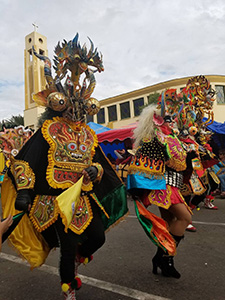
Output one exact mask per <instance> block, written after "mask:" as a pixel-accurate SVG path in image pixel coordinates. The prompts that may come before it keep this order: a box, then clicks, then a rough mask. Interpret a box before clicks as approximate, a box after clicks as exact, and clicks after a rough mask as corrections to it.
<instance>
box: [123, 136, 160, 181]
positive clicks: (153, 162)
mask: <svg viewBox="0 0 225 300" xmlns="http://www.w3.org/2000/svg"><path fill="white" fill-rule="evenodd" d="M163 148H165V147H164V146H163V145H162V144H160V143H159V141H158V140H157V139H156V138H153V139H147V138H146V139H143V141H142V145H141V146H140V147H139V148H138V150H137V152H136V155H135V156H134V157H133V158H132V161H131V163H130V166H129V170H128V172H129V174H135V173H138V174H144V176H146V177H149V178H151V177H152V176H154V177H155V176H156V177H157V176H160V177H162V176H163V174H164V173H165V160H166V157H165V153H164V149H163Z"/></svg>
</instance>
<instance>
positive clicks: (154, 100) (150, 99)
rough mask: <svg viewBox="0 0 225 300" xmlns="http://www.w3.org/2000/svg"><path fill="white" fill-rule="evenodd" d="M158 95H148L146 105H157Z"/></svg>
mask: <svg viewBox="0 0 225 300" xmlns="http://www.w3.org/2000/svg"><path fill="white" fill-rule="evenodd" d="M159 96H160V94H159V93H157V92H155V93H154V94H150V95H149V96H148V105H150V104H157V101H158V98H159Z"/></svg>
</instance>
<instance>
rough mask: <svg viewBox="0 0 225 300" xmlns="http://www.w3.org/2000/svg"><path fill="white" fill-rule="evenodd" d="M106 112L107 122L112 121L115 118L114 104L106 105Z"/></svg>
mask: <svg viewBox="0 0 225 300" xmlns="http://www.w3.org/2000/svg"><path fill="white" fill-rule="evenodd" d="M108 114H109V122H113V121H116V120H117V111H116V105H112V106H109V107H108Z"/></svg>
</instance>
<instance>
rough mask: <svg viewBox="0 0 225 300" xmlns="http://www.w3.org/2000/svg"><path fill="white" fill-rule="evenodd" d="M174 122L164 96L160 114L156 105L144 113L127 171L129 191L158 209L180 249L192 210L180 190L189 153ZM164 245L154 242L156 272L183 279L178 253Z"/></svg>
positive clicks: (146, 109)
mask: <svg viewBox="0 0 225 300" xmlns="http://www.w3.org/2000/svg"><path fill="white" fill-rule="evenodd" d="M173 122H174V121H173V118H172V117H171V116H170V115H165V106H164V93H163V94H162V96H161V115H160V112H159V110H158V109H157V108H156V107H155V106H148V107H147V108H145V109H144V110H143V111H142V114H141V116H140V119H139V123H138V126H137V128H136V129H135V130H134V138H135V144H134V146H135V149H136V154H135V156H134V157H133V160H132V161H131V164H130V168H129V171H128V173H129V175H128V179H127V188H128V191H129V192H130V193H131V194H132V195H133V197H135V198H136V197H138V198H139V200H140V201H141V202H142V203H143V204H144V206H145V208H147V207H148V206H150V205H151V204H155V205H157V206H158V207H159V209H160V213H161V217H162V219H163V220H165V221H166V223H167V224H168V229H169V232H170V236H172V238H173V239H174V241H175V243H176V248H177V246H178V244H179V242H180V241H181V240H182V239H183V237H184V232H185V229H186V227H187V225H188V224H189V223H190V221H191V211H190V210H189V208H188V206H187V205H186V203H185V201H184V199H183V197H182V195H181V193H180V191H179V189H180V187H181V185H182V182H183V171H184V170H185V169H186V157H187V153H186V151H185V150H184V148H183V146H182V144H181V143H180V141H179V140H178V138H177V136H176V135H175V134H174V133H173V129H172V125H173ZM136 203H138V201H136ZM138 205H139V204H138ZM142 209H143V208H142ZM145 225H146V224H145ZM153 227H154V220H153ZM161 242H162V240H161ZM161 242H160V240H158V241H157V243H155V244H156V245H157V246H158V249H157V253H156V255H155V256H154V257H153V259H152V263H153V273H154V274H157V269H158V268H160V269H161V271H162V275H164V276H168V277H174V278H180V273H179V272H178V271H177V270H176V269H175V267H174V261H173V258H174V255H175V252H176V251H171V252H170V251H168V248H166V247H163V245H162V243H161ZM175 250H176V249H175Z"/></svg>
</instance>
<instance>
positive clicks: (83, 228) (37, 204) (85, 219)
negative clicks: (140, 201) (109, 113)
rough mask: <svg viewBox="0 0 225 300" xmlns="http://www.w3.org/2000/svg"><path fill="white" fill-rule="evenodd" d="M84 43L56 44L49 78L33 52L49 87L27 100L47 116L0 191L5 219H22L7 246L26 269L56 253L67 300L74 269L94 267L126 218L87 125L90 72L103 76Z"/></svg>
mask: <svg viewBox="0 0 225 300" xmlns="http://www.w3.org/2000/svg"><path fill="white" fill-rule="evenodd" d="M89 41H90V44H91V46H90V49H89V50H88V49H87V47H86V45H85V44H84V45H83V46H81V45H80V43H79V42H78V34H76V36H75V37H74V39H73V40H70V41H69V42H67V41H65V40H64V41H63V43H62V46H60V43H58V45H57V46H56V47H55V57H54V70H55V76H54V77H53V75H52V70H51V61H50V59H49V58H48V57H47V56H44V55H41V54H38V53H37V51H36V50H35V48H34V47H33V54H34V55H35V57H34V59H40V60H42V61H43V62H44V74H45V78H46V82H47V86H46V88H45V89H44V90H43V91H40V92H38V93H36V94H33V95H32V96H33V100H34V101H35V102H36V103H37V105H41V106H44V107H46V109H45V111H44V113H43V114H42V115H41V117H40V119H39V129H38V130H37V131H36V132H35V133H34V134H33V136H32V137H31V138H30V139H29V140H28V141H27V142H26V144H25V145H24V146H23V148H22V149H21V150H20V151H19V153H18V154H17V155H16V156H15V157H14V158H13V159H12V161H11V167H10V170H9V172H8V174H7V176H6V178H5V180H4V182H3V188H2V207H3V216H5V215H8V214H11V215H14V214H16V213H17V212H18V211H23V212H25V214H24V216H23V218H22V220H21V221H20V223H19V224H18V225H17V227H16V228H15V230H14V231H13V232H12V234H11V235H10V236H9V240H10V242H11V243H12V244H13V245H14V247H15V248H16V249H17V250H18V251H19V253H20V254H21V255H22V256H23V257H24V258H25V259H26V260H27V261H28V262H29V263H30V265H31V267H32V268H34V267H38V266H40V265H41V264H43V263H44V261H45V259H46V257H47V256H48V253H49V251H50V250H51V249H52V248H54V247H60V250H61V258H60V266H59V273H60V277H61V283H62V290H63V293H64V299H75V289H78V288H79V287H80V285H81V281H80V280H79V278H78V277H77V268H78V266H79V264H80V263H81V262H84V261H90V260H91V258H92V254H93V253H94V252H95V251H97V250H98V249H99V248H100V247H101V246H102V245H103V244H104V241H105V231H106V230H108V229H109V228H110V227H111V226H112V225H114V224H116V223H118V222H119V221H120V220H121V218H123V217H124V215H125V214H126V213H127V211H128V208H127V201H126V189H125V186H124V185H123V183H122V181H121V179H120V178H119V177H118V176H117V174H116V172H115V170H114V169H113V167H112V165H111V164H110V162H109V161H108V159H107V158H106V157H105V155H104V153H103V152H102V149H101V147H100V146H99V145H98V139H97V135H96V134H95V132H94V131H93V130H92V129H91V128H90V127H89V126H88V125H87V124H86V123H85V121H86V115H94V114H97V113H98V111H99V109H100V104H99V102H98V101H97V100H96V99H95V98H93V97H91V95H92V93H93V91H94V88H95V85H96V80H95V73H96V72H99V73H100V72H102V71H104V67H103V62H102V55H101V54H100V53H99V52H98V51H97V48H94V44H93V42H92V41H91V40H90V39H89ZM14 203H15V206H14ZM25 231H26V232H27V234H26V236H23V234H22V233H23V232H25ZM21 236H22V240H23V241H21ZM68 243H69V244H70V247H67V246H66V245H68ZM28 249H29V251H28ZM74 258H75V259H74ZM69 260H70V261H69ZM68 266H69V267H68Z"/></svg>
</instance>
